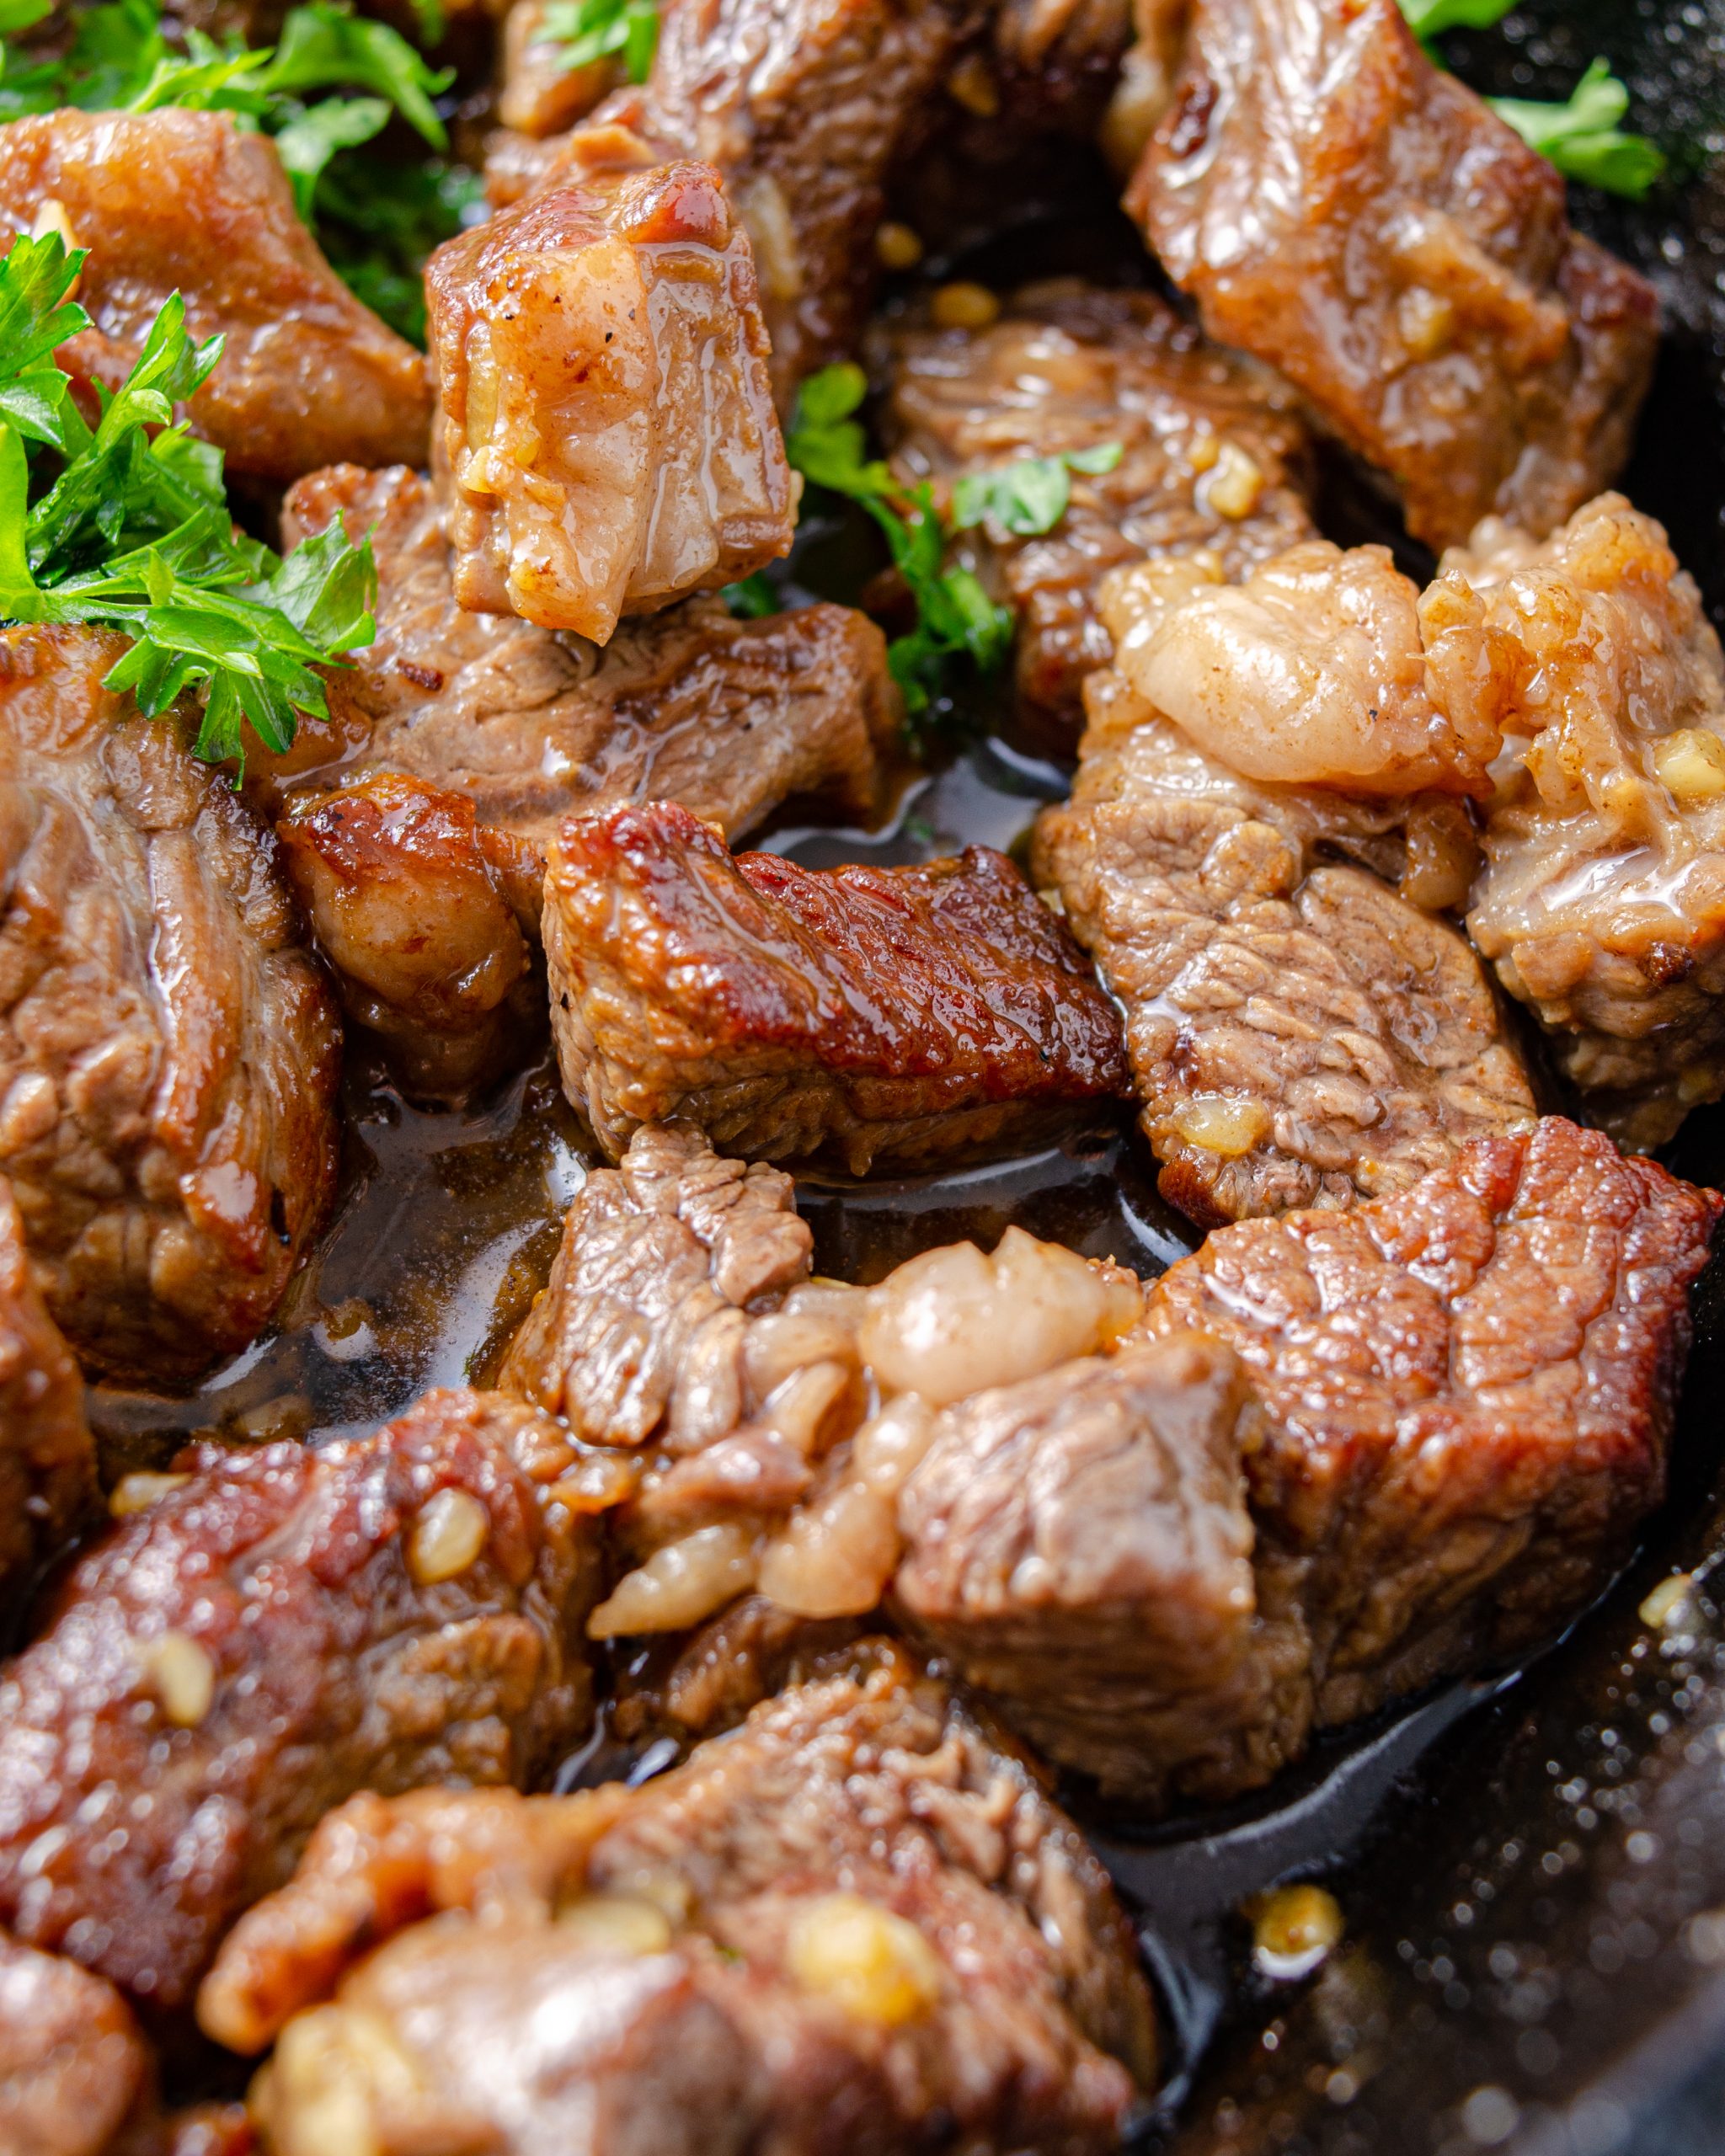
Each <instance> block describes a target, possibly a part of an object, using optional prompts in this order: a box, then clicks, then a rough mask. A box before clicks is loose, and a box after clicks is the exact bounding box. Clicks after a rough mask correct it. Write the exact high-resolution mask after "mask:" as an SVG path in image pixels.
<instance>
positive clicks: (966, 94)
mask: <svg viewBox="0 0 1725 2156" xmlns="http://www.w3.org/2000/svg"><path fill="white" fill-rule="evenodd" d="M947 95H948V97H949V98H950V99H952V100H953V104H959V105H963V107H964V109H965V111H966V112H974V113H975V115H976V117H977V118H978V119H979V120H992V119H993V118H994V116H995V115H996V113H997V112H998V111H999V110H1000V109H1001V93H1000V88H999V86H998V84H997V83H996V81H995V79H994V72H993V70H992V69H991V67H989V64H988V62H987V61H985V59H984V58H983V56H982V55H981V54H980V52H967V53H966V54H965V55H964V58H963V59H962V60H961V61H959V64H958V66H957V67H954V68H953V71H952V72H951V74H949V75H948V77H947Z"/></svg>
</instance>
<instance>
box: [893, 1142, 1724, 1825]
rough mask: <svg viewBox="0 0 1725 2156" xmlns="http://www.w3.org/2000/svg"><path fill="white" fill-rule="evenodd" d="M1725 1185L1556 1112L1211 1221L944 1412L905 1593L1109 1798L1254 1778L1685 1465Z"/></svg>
mask: <svg viewBox="0 0 1725 2156" xmlns="http://www.w3.org/2000/svg"><path fill="white" fill-rule="evenodd" d="M1720 1209H1721V1201H1720V1199H1719V1198H1718V1197H1717V1194H1716V1193H1712V1192H1710V1191H1697V1190H1696V1189H1693V1188H1692V1187H1690V1185H1688V1184H1686V1183H1682V1182H1677V1181H1675V1180H1674V1178H1673V1177H1670V1176H1669V1175H1667V1174H1666V1173H1665V1172H1664V1170H1663V1169H1660V1168H1658V1167H1655V1166H1653V1164H1652V1163H1651V1162H1649V1161H1639V1160H1626V1159H1624V1158H1623V1157H1622V1156H1621V1155H1620V1154H1619V1153H1618V1152H1617V1150H1616V1147H1615V1146H1614V1145H1612V1144H1611V1142H1610V1139H1608V1138H1606V1137H1605V1136H1604V1135H1603V1134H1600V1133H1599V1132H1596V1131H1587V1130H1583V1129H1578V1127H1577V1126H1576V1125H1575V1124H1573V1123H1566V1122H1563V1121H1561V1120H1559V1119H1557V1118H1548V1119H1547V1120H1546V1121H1544V1122H1542V1123H1540V1124H1539V1125H1538V1126H1537V1128H1536V1129H1535V1131H1534V1132H1533V1133H1532V1134H1530V1135H1525V1136H1522V1137H1517V1138H1501V1139H1479V1140H1477V1141H1475V1142H1473V1143H1472V1144H1470V1145H1467V1146H1466V1148H1465V1149H1463V1150H1462V1151H1461V1153H1460V1154H1459V1155H1458V1156H1457V1157H1456V1158H1455V1161H1452V1162H1451V1163H1450V1165H1449V1166H1445V1167H1443V1168H1440V1169H1439V1170H1437V1171H1434V1173H1433V1174H1431V1175H1429V1176H1427V1177H1425V1178H1424V1179H1423V1181H1421V1182H1418V1183H1417V1184H1416V1185H1415V1186H1414V1187H1413V1189H1411V1190H1407V1191H1404V1192H1402V1193H1400V1194H1398V1195H1397V1197H1395V1198H1385V1199H1380V1200H1377V1201H1375V1202H1373V1203H1368V1204H1362V1205H1359V1206H1357V1207H1355V1208H1354V1209H1353V1210H1351V1211H1348V1212H1343V1213H1337V1212H1330V1211H1311V1212H1306V1213H1294V1214H1284V1215H1282V1216H1281V1218H1279V1219H1275V1220H1256V1221H1249V1222H1245V1223H1242V1224H1241V1225H1238V1226H1236V1227H1231V1228H1226V1229H1220V1230H1216V1231H1215V1233H1213V1234H1212V1235H1210V1236H1209V1237H1207V1238H1206V1240H1205V1241H1204V1245H1203V1247H1202V1248H1201V1249H1200V1250H1199V1252H1198V1253H1197V1255H1196V1256H1195V1257H1189V1258H1187V1259H1185V1260H1183V1262H1180V1263H1179V1264H1178V1265H1176V1266H1175V1267H1172V1269H1171V1270H1170V1271H1169V1272H1168V1273H1165V1274H1164V1275H1163V1276H1162V1278H1161V1279H1160V1280H1158V1281H1157V1282H1156V1283H1154V1285H1153V1286H1152V1287H1151V1289H1150V1291H1149V1294H1148V1297H1147V1299H1146V1318H1145V1323H1144V1326H1143V1329H1142V1331H1141V1332H1140V1334H1139V1335H1138V1336H1136V1337H1129V1338H1128V1339H1127V1340H1126V1341H1125V1342H1123V1343H1122V1344H1121V1345H1120V1346H1119V1348H1118V1349H1117V1351H1116V1352H1115V1353H1114V1354H1113V1355H1112V1356H1109V1357H1108V1358H1094V1359H1092V1360H1091V1361H1090V1362H1088V1363H1083V1364H1065V1365H1063V1366H1061V1367H1060V1368H1059V1369H1055V1370H1052V1371H1050V1372H1049V1373H1048V1374H1046V1375H1045V1376H1042V1377H1038V1378H1035V1379H1033V1380H1029V1381H1028V1382H1023V1383H1020V1384H1018V1385H1005V1386H1001V1387H999V1388H998V1389H996V1390H990V1391H986V1392H981V1393H979V1394H977V1395H976V1396H974V1397H972V1398H969V1399H967V1400H965V1401H962V1402H961V1403H959V1405H957V1406H953V1407H949V1408H948V1410H947V1411H946V1412H945V1413H944V1414H943V1415H942V1416H941V1417H940V1418H939V1420H938V1422H937V1425H936V1428H935V1430H934V1433H933V1436H932V1440H931V1441H930V1442H929V1443H928V1444H927V1447H926V1449H925V1450H924V1451H923V1453H922V1454H921V1459H920V1460H919V1462H918V1463H917V1465H916V1466H915V1468H914V1469H913V1470H912V1472H911V1475H910V1476H909V1478H908V1480H907V1481H905V1485H904V1486H903V1491H902V1494H901V1496H900V1503H899V1518H900V1530H901V1533H902V1535H903V1538H904V1544H905V1556H904V1559H903V1561H902V1563H901V1564H900V1568H899V1572H898V1574H897V1577H896V1578H895V1582H894V1595H895V1601H896V1603H897V1604H898V1606H900V1608H901V1609H903V1610H904V1612H905V1614H906V1616H907V1617H908V1618H909V1619H910V1620H911V1622H912V1623H913V1624H914V1625H915V1626H916V1629H917V1630H918V1631H919V1632H920V1633H921V1635H922V1636H924V1638H925V1639H926V1640H927V1641H928V1643H929V1644H930V1646H932V1648H933V1649H934V1650H935V1651H936V1652H938V1653H939V1654H941V1655H943V1657H946V1659H947V1660H948V1662H949V1663H950V1664H951V1666H952V1667H953V1669H954V1670H955V1671H956V1672H957V1673H959V1675H960V1676H962V1677H963V1678H965V1679H966V1681H967V1682H969V1683H971V1684H976V1685H978V1686H980V1687H981V1688H983V1689H985V1691H986V1692H987V1693H988V1694H990V1695H991V1698H993V1699H994V1700H996V1701H997V1702H998V1704H999V1705H1000V1706H1001V1710H1002V1711H1003V1712H1004V1713H1005V1714H1006V1715H1007V1716H1008V1718H1009V1719H1010V1720H1011V1721H1012V1723H1013V1724H1014V1726H1016V1727H1017V1728H1020V1729H1022V1730H1023V1732H1024V1733H1025V1734H1026V1735H1027V1736H1028V1737H1030V1738H1031V1739H1032V1740H1033V1742H1036V1743H1037V1744H1038V1745H1039V1747H1040V1748H1042V1749H1043V1750H1044V1752H1045V1753H1047V1755H1048V1756H1049V1757H1050V1758H1053V1759H1055V1760H1057V1761H1058V1762H1060V1764H1063V1765H1065V1766H1068V1767H1072V1768H1076V1769H1080V1770H1081V1771H1083V1772H1085V1773H1087V1774H1094V1775H1095V1776H1097V1779H1098V1780H1100V1781H1101V1783H1102V1784H1103V1787H1104V1789H1105V1790H1108V1791H1109V1792H1111V1793H1113V1794H1114V1795H1118V1796H1126V1797H1130V1798H1132V1799H1134V1800H1135V1801H1140V1802H1151V1803H1156V1804H1161V1803H1164V1802H1166V1801H1168V1800H1169V1799H1170V1798H1171V1797H1174V1796H1204V1797H1211V1798H1215V1797H1220V1796H1230V1795H1232V1794H1234V1793H1236V1791H1238V1790H1243V1789H1249V1788H1252V1787H1255V1786H1257V1785H1259V1784H1261V1783H1263V1782H1265V1781H1267V1780H1269V1779H1270V1777H1271V1776H1272V1775H1273V1774H1274V1773H1275V1772H1276V1770H1277V1769H1279V1767H1280V1766H1281V1765H1282V1764H1284V1762H1285V1761H1287V1760H1289V1759H1290V1758H1295V1757H1296V1756H1297V1755H1298V1754H1299V1753H1300V1752H1301V1751H1302V1750H1303V1749H1304V1748H1305V1745H1306V1740H1307V1737H1308V1736H1309V1734H1310V1732H1311V1730H1312V1729H1313V1728H1314V1727H1323V1726H1330V1725H1332V1724H1335V1723H1338V1722H1344V1721H1352V1720H1353V1719H1354V1718H1355V1717H1356V1716H1359V1715H1362V1714H1366V1713H1369V1712H1370V1711H1371V1710H1373V1709H1375V1708H1376V1707H1378V1706H1380V1705H1383V1704H1384V1703H1385V1702H1386V1700H1391V1699H1392V1698H1394V1697H1396V1696H1397V1694H1402V1693H1407V1692H1409V1691H1413V1690H1417V1689H1419V1688H1420V1687H1421V1686H1423V1685H1424V1684H1429V1683H1431V1682H1432V1681H1433V1680H1434V1678H1438V1677H1439V1676H1443V1675H1445V1674H1448V1673H1453V1672H1455V1671H1458V1670H1462V1669H1466V1668H1474V1667H1477V1665H1479V1664H1480V1663H1482V1662H1489V1661H1493V1660H1497V1659H1501V1658H1503V1657H1507V1656H1509V1655H1511V1654H1514V1653H1516V1652H1520V1651H1522V1650H1524V1649H1525V1648H1527V1647H1528V1646H1532V1645H1534V1644H1535V1642H1537V1641H1540V1640H1541V1639H1544V1638H1546V1637H1547V1636H1550V1635H1551V1633H1552V1632H1553V1631H1555V1630H1557V1628H1558V1627H1559V1626H1560V1625H1562V1624H1563V1623H1564V1622H1565V1621H1566V1620H1567V1619H1568V1618H1570V1617H1571V1616H1573V1614H1575V1613H1576V1612H1577V1611H1578V1610H1579V1609H1582V1608H1583V1607H1584V1606H1585V1604H1586V1603H1587V1602H1588V1600H1589V1598H1591V1597H1592V1596H1593V1595H1594V1593H1597V1592H1598V1591H1599V1588H1600V1587H1601V1586H1602V1585H1603V1584H1604V1583H1605V1581H1606V1580H1607V1579H1608V1578H1609V1577H1610V1573H1611V1572H1612V1570H1613V1569H1614V1568H1615V1566H1616V1565H1617V1564H1618V1563H1620V1562H1621V1560H1622V1558H1623V1556H1624V1555H1625V1553H1626V1550H1627V1548H1628V1545H1629V1542H1630V1540H1631V1538H1632V1535H1633V1533H1634V1530H1635V1529H1636V1527H1637V1525H1638V1524H1639V1523H1640V1522H1641V1520H1642V1519H1643V1518H1645V1517H1646V1515H1647V1513H1648V1512H1649V1511H1650V1510H1651V1509H1652V1508H1653V1506H1654V1505H1655V1504H1657V1503H1658V1500H1659V1497H1660V1496H1661V1494H1662V1492H1663V1490H1664V1470H1665V1453H1666V1445H1667V1442H1668V1440H1669V1436H1670V1430H1671V1421H1672V1413H1673V1409H1674V1403H1675V1399H1676V1392H1677V1385H1678V1380H1679V1377H1680V1374H1681V1371H1682V1368H1683V1364H1684V1361H1685V1357H1686V1355H1687V1353H1688V1348H1689V1338H1690V1318H1689V1304H1688V1292H1689V1289H1690V1283H1692V1282H1693V1281H1694V1279H1695V1278H1696V1275H1697V1274H1698V1273H1700V1271H1701V1267H1702V1265H1703V1264H1704V1263H1705V1262H1706V1251H1707V1241H1708V1238H1709V1236H1710V1235H1711V1234H1712V1230H1713V1226H1714V1224H1715V1222H1716V1220H1717V1218H1718V1214H1719V1212H1720ZM1159 1356H1160V1357H1162V1358H1165V1359H1162V1360H1158V1357H1159ZM1242 1380H1243V1381H1242Z"/></svg>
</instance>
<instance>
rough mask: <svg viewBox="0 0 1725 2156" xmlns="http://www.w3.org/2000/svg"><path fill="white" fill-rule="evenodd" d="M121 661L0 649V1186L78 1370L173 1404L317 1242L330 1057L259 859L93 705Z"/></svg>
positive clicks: (172, 764)
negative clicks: (145, 1389)
mask: <svg viewBox="0 0 1725 2156" xmlns="http://www.w3.org/2000/svg"><path fill="white" fill-rule="evenodd" d="M123 648H124V647H123V645H122V644H121V643H120V640H119V639H118V638H112V637H107V636H104V635H100V634H96V633H93V632H78V631H71V630H66V631H61V630H47V629H13V630H10V631H8V632H6V633H5V635H4V636H3V637H0V872H3V873H0V889H3V890H4V893H5V907H4V911H3V914H0V1167H3V1169H4V1171H5V1173H6V1174H7V1176H8V1177H9V1178H10V1180H11V1182H12V1187H13V1193H14V1194H15V1196H16V1198H17V1199H18V1206H19V1213H20V1214H22V1216H23V1219H24V1234H25V1236H26V1238H27V1240H28V1242H29V1251H30V1256H31V1258H32V1260H33V1262H34V1264H35V1269H36V1273H37V1278H38V1279H39V1281H40V1284H41V1288H42V1291H43V1293H44V1294H45V1297H46V1299H47V1303H48V1307H49V1309H50V1310H51V1311H52V1312H53V1314H54V1316H55V1318H56V1321H58V1323H59V1325H60V1326H61V1329H62V1330H63V1331H65V1332H66V1334H67V1337H68V1338H69V1339H70V1340H71V1342H72V1345H73V1347H74V1348H76V1349H77V1353H78V1354H79V1355H80V1357H81V1358H83V1361H84V1362H85V1364H87V1365H88V1366H89V1367H90V1368H92V1369H95V1370H97V1371H99V1372H102V1373H104V1374H108V1375H112V1376H116V1377H120V1378H125V1379H127V1380H136V1381H137V1382H140V1383H142V1384H145V1385H181V1384H185V1383H189V1382H190V1380H193V1379H195V1377H196V1376H197V1375H198V1374H200V1372H201V1371H203V1370H205V1369H208V1368H209V1366H210V1365H211V1364H212V1363H213V1362H215V1361H216V1360H217V1359H218V1358H221V1357H222V1356H223V1355H227V1354H232V1353H234V1352H235V1350H237V1349H238V1348H243V1347H244V1346H246V1345H247V1343H248V1342H250V1341H251V1340H253V1339H254V1338H255V1337H256V1336H257V1334H258V1332H259V1331H260V1330H261V1328H262V1327H263V1326H264V1324H265V1323H266V1322H267V1321H268V1319H269V1318H270V1315H271V1313H272V1312H273V1311H274V1310H275V1306H276V1305H277V1303H278V1302H279V1301H280V1299H281V1295H282V1293H283V1291H284V1290H285V1289H286V1286H287V1283H288V1281H289V1279H290V1278H291V1276H292V1273H293V1271H294V1268H295V1267H296V1265H297V1263H298V1262H299V1259H300V1257H302V1254H303V1252H304V1251H305V1250H306V1248H307V1245H308V1244H309V1243H310V1241H312V1237H313V1236H314V1235H317V1233H318V1230H320V1229H321V1228H322V1226H323V1221H324V1219H325V1216H326V1214H327V1213H328V1206H329V1203H330V1200H331V1198H332V1197H333V1195H334V1182H335V1165H336V1120H335V1090H336V1075H337V1070H336V1064H337V1054H338V1050H339V1033H338V1029H337V1024H336V1018H335V1012H334V1007H333V1005H332V1001H331V999H330V996H329V993H328V989H327V988H326V987H325V985H324V983H323V977H322V975H321V974H320V973H319V971H318V968H317V965H316V963H315V962H314V960H313V959H312V957H311V954H310V953H309V952H307V950H306V949H304V948H303V947H302V941H301V930H300V926H299V923H298V921H297V920H296V917H295V915H294V911H293V907H292V904H291V900H290V899H289V898H288V895H287V893H286V890H285V889H284V888H283V886H282V883H281V880H280V876H279V874H278V873H277V870H276V866H275V846H274V843H273V841H271V839H270V835H269V834H268V833H267V832H266V831H264V830H262V829H260V828H259V825H257V824H256V823H255V822H254V819H253V818H252V817H251V815H250V814H248V811H247V810H246V809H244V808H243V807H242V806H241V804H240V803H239V802H238V800H237V799H236V798H235V797H234V795H233V793H232V790H231V788H230V787H229V786H228V785H227V782H226V781H225V780H224V779H223V777H222V775H221V774H220V773H219V772H216V771H211V770H209V769H207V768H206V766H204V765H202V764H200V763H198V762H197V761H195V760H194V758H193V757H192V755H191V754H190V750H189V748H188V746H187V739H186V733H185V729H184V727H183V726H182V725H181V724H180V723H179V721H178V720H176V719H172V718H170V719H166V720H149V719H144V718H140V717H139V716H138V715H137V712H136V709H135V708H134V707H132V706H131V703H130V702H129V700H122V699H120V698H119V697H117V696H114V695H113V694H112V693H111V692H110V691H107V690H105V689H104V688H103V687H102V686H101V682H102V677H103V675H104V674H105V673H106V672H107V670H108V669H109V667H110V666H111V665H112V664H113V663H114V660H115V658H116V657H117V656H118V654H119V653H120V650H121V649H123Z"/></svg>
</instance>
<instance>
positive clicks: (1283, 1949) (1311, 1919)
mask: <svg viewBox="0 0 1725 2156" xmlns="http://www.w3.org/2000/svg"><path fill="white" fill-rule="evenodd" d="M1248 1911H1249V1913H1250V1915H1251V1917H1252V1960H1253V1961H1254V1962H1255V1963H1256V1964H1257V1966H1258V1969H1259V1970H1260V1971H1261V1972H1262V1973H1263V1975H1265V1976H1267V1977H1303V1976H1305V1975H1306V1973H1307V1972H1309V1971H1310V1970H1312V1969H1315V1968H1316V1967H1317V1965H1318V1963H1319V1962H1320V1961H1322V1960H1323V1958H1324V1956H1326V1955H1327V1954H1328V1953H1330V1952H1331V1951H1332V1949H1334V1948H1335V1947H1337V1946H1338V1945H1340V1944H1341V1942H1342V1934H1343V1929H1345V1927H1344V1925H1343V1921H1342V1905H1341V1903H1339V1902H1338V1900H1337V1899H1336V1897H1335V1896H1334V1895H1333V1894H1329V1893H1326V1892H1325V1891H1324V1889H1323V1888H1322V1887H1312V1886H1306V1885H1302V1886H1298V1887H1274V1888H1272V1889H1271V1891H1270V1892H1268V1894H1262V1895H1259V1896H1258V1898H1257V1900H1256V1901H1255V1902H1253V1903H1250V1904H1249V1905H1248Z"/></svg>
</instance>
